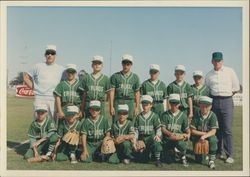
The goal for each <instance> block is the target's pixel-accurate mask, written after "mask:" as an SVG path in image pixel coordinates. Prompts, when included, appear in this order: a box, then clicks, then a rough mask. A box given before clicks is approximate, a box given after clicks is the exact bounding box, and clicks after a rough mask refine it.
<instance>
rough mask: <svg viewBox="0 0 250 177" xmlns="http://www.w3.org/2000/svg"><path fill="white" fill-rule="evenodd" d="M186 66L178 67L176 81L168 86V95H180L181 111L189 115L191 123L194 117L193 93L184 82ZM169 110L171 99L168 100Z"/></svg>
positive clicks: (176, 68)
mask: <svg viewBox="0 0 250 177" xmlns="http://www.w3.org/2000/svg"><path fill="white" fill-rule="evenodd" d="M185 72H186V69H185V66H183V65H177V66H176V67H175V77H176V80H175V81H174V82H172V83H170V84H169V85H168V86H167V95H168V96H169V95H170V94H173V93H175V94H179V95H180V106H179V109H180V110H181V111H183V112H185V114H187V116H188V119H189V121H191V120H192V117H193V103H192V96H193V91H192V88H191V86H190V85H189V84H188V83H187V82H186V81H185V80H184V77H185ZM168 109H170V104H169V99H168Z"/></svg>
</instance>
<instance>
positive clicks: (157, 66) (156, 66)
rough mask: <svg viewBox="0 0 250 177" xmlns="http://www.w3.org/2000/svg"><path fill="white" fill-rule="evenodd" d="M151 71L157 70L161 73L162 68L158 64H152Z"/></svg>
mask: <svg viewBox="0 0 250 177" xmlns="http://www.w3.org/2000/svg"><path fill="white" fill-rule="evenodd" d="M149 70H156V71H160V66H159V65H157V64H151V65H150V69H149Z"/></svg>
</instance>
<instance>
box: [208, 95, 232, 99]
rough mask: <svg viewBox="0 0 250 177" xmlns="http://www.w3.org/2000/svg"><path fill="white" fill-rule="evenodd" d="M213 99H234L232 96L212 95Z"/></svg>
mask: <svg viewBox="0 0 250 177" xmlns="http://www.w3.org/2000/svg"><path fill="white" fill-rule="evenodd" d="M211 97H212V98H213V99H227V98H232V96H213V95H211Z"/></svg>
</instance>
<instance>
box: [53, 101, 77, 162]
mask: <svg viewBox="0 0 250 177" xmlns="http://www.w3.org/2000/svg"><path fill="white" fill-rule="evenodd" d="M78 117H79V108H78V107H77V106H67V109H66V114H65V119H64V120H63V121H60V122H59V126H58V130H57V133H58V135H59V137H60V139H59V141H58V142H57V146H56V148H55V154H56V157H54V159H55V160H57V161H67V160H69V159H70V161H71V163H73V164H74V163H77V158H76V150H77V147H78V144H79V138H80V131H81V122H80V120H78Z"/></svg>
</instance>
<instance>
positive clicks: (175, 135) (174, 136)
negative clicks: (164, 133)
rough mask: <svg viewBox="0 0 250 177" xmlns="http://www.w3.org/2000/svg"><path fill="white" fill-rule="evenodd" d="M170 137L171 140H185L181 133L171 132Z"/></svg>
mask: <svg viewBox="0 0 250 177" xmlns="http://www.w3.org/2000/svg"><path fill="white" fill-rule="evenodd" d="M170 139H171V140H173V141H182V140H185V136H184V134H181V133H173V134H172V136H170Z"/></svg>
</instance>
